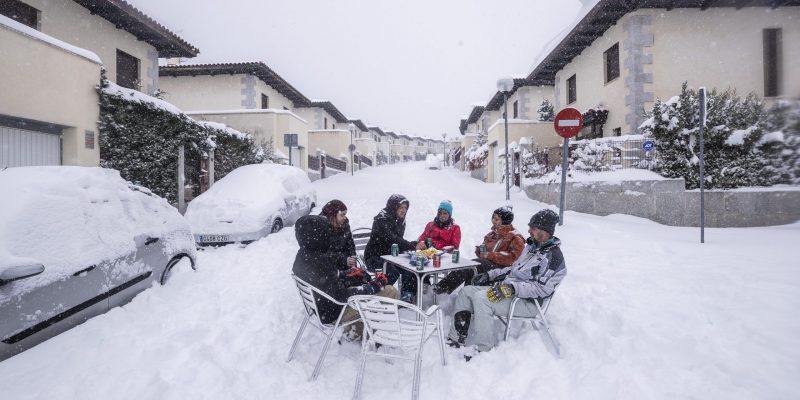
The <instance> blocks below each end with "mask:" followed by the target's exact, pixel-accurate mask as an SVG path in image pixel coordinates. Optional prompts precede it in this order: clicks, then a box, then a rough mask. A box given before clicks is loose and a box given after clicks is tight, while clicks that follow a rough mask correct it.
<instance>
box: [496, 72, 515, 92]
mask: <svg viewBox="0 0 800 400" xmlns="http://www.w3.org/2000/svg"><path fill="white" fill-rule="evenodd" d="M513 88H514V78H512V77H510V76H504V77H502V78H500V79H498V80H497V91H498V92H506V93H507V92H510V91H511V89H513Z"/></svg>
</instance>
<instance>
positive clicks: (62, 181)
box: [0, 167, 194, 301]
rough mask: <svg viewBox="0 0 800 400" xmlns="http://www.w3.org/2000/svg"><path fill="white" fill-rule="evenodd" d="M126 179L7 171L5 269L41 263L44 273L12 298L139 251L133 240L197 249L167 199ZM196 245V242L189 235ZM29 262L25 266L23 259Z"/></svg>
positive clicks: (106, 173) (0, 260) (92, 171)
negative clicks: (151, 239)
mask: <svg viewBox="0 0 800 400" xmlns="http://www.w3.org/2000/svg"><path fill="white" fill-rule="evenodd" d="M131 186H132V185H131V184H130V183H128V182H126V181H125V180H123V179H122V178H120V176H119V172H117V171H115V170H110V169H104V168H86V167H20V168H9V169H7V170H5V171H2V172H0V187H2V188H3V192H4V193H5V194H4V195H3V196H2V197H0V270H3V269H5V268H8V267H12V266H14V265H19V262H21V261H27V262H31V261H34V262H36V263H39V264H43V265H44V266H45V271H44V272H43V273H42V274H40V275H38V276H35V277H33V278H28V279H24V280H21V281H17V282H14V283H13V284H12V285H13V287H12V288H11V290H10V292H6V291H4V292H0V301H2V300H3V299H8V297H6V296H5V295H6V294H8V295H11V296H13V295H18V294H20V293H23V292H25V291H27V290H29V289H30V288H33V287H37V286H40V285H43V284H47V283H50V282H54V281H56V280H58V279H61V278H63V277H65V276H69V275H72V274H73V273H75V272H77V271H80V270H82V269H85V268H87V267H88V266H90V265H94V264H97V263H99V262H101V261H104V260H110V259H115V258H117V257H120V256H123V255H126V254H129V253H131V252H135V251H136V242H135V240H134V238H135V237H136V236H137V235H147V236H151V237H158V238H162V239H165V242H167V243H171V244H170V245H169V246H170V248H171V249H172V248H181V249H193V248H194V243H193V242H191V243H185V238H184V241H181V239H180V237H181V235H175V233H176V232H185V233H188V232H189V225H188V224H187V223H186V221H185V220H184V219H183V217H181V216H180V214H179V213H178V212H177V211H176V210H175V208H174V207H172V206H170V205H169V204H168V203H167V201H166V200H164V199H162V198H159V197H156V196H153V195H151V194H149V191H146V190H145V189H143V191H138V190H131ZM185 237H186V238H189V239H191V236H190V235H185ZM20 258H22V259H23V260H20Z"/></svg>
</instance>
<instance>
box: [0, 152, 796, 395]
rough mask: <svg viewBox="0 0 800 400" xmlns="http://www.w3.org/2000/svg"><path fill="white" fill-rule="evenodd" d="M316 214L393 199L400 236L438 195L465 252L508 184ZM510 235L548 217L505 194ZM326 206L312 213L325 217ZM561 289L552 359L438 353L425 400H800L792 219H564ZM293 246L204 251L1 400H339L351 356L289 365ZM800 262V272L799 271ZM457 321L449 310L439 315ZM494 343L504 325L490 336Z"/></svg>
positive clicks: (419, 222) (388, 369)
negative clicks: (404, 205)
mask: <svg viewBox="0 0 800 400" xmlns="http://www.w3.org/2000/svg"><path fill="white" fill-rule="evenodd" d="M314 185H315V187H316V188H317V191H318V202H317V204H319V205H322V204H324V203H325V202H326V201H328V200H330V199H332V198H339V199H341V200H343V201H344V202H345V203H346V204H347V205H348V207H349V211H348V216H349V217H350V219H351V226H352V228H353V229H355V228H357V227H361V226H370V225H371V220H372V217H373V216H374V215H375V214H376V213H377V212H378V211H379V210H380V209H381V208H382V207H383V205H384V204H385V201H386V199H387V197H388V196H389V195H390V194H392V193H402V194H404V195H406V196H407V197H408V198H409V199H410V203H411V207H410V210H409V214H408V228H407V230H406V237H407V238H414V237H416V236H417V235H419V234H420V233H421V232H422V229H423V227H424V224H425V223H426V222H427V221H428V220H430V219H432V218H433V217H434V214H435V212H436V206H437V205H438V204H439V201H441V200H443V199H450V200H452V201H453V204H454V211H453V217H454V218H455V220H456V223H458V224H459V225H461V229H462V232H463V239H462V246H461V248H462V251H463V252H464V255H467V254H468V253H469V252H470V250H469V249H471V247H472V246H473V245H474V244H477V243H479V241H480V239H481V238H482V236H483V235H484V234H485V233H486V231H487V229H488V227H489V225H490V222H489V219H490V215H491V212H492V210H493V209H495V208H497V207H499V206H501V205H503V204H504V203H505V201H504V200H503V199H504V189H505V187H504V185H501V184H484V183H481V182H478V181H477V180H474V179H471V178H469V176H468V174H466V173H461V172H458V171H455V170H453V169H451V168H446V169H444V170H441V171H439V170H426V169H424V163H423V162H417V163H409V164H400V165H396V166H383V167H377V168H368V169H365V170H363V171H360V172H358V174H356V175H355V176H353V177H351V176H350V175H349V174H339V175H336V176H334V177H332V178H330V179H325V180H322V181H316V182H314ZM512 203H513V204H514V211H515V214H516V220H515V226H516V227H517V228H518V229H520V230H524V229H525V228H526V222H527V220H528V219H529V218H530V216H531V215H532V214H533V213H534V212H536V211H538V210H539V209H541V208H543V207H546V205H544V204H542V203H538V202H535V201H532V200H529V199H528V198H527V197H525V196H524V194H523V193H521V192H514V193H512ZM318 210H319V208H317V209H316V211H318ZM556 235H557V236H558V237H560V238H561V240H562V241H563V247H562V248H563V251H564V254H565V258H566V262H567V266H568V275H567V277H566V279H565V280H564V282H563V284H562V286H561V287H560V288H559V290H558V292H557V294H556V297H555V299H554V301H553V304H552V306H551V309H550V312H549V314H548V317H549V320H550V322H551V325H552V329H553V332H554V334H555V336H556V338H557V339H558V340H559V341H560V343H561V351H562V355H563V357H562V359H556V358H554V357H553V356H552V355H551V354H550V353H549V352H548V351H547V349H546V347H545V346H544V344H543V342H542V339H541V338H540V336H539V335H538V334H537V333H536V332H535V331H533V330H532V329H531V328H530V326H524V327H523V329H515V330H514V333H512V339H511V340H510V341H509V342H503V343H501V344H500V346H499V347H498V348H496V349H495V350H493V351H491V352H488V353H484V354H480V355H479V356H477V357H476V358H474V359H473V360H472V361H471V362H469V363H466V362H464V361H463V360H462V359H458V358H457V357H456V356H457V354H456V353H454V352H453V351H450V350H449V349H448V355H449V364H448V365H447V366H446V367H443V366H441V365H440V364H439V359H438V358H439V357H438V352H437V348H436V346H435V342H434V341H431V342H429V343H428V345H427V347H426V349H425V353H424V360H423V364H422V368H423V373H422V384H421V398H422V399H444V398H448V399H486V398H504V399H523V398H546V399H637V400H639V399H663V398H696V399H700V398H702V399H791V398H795V399H796V398H798V397H800V385H798V384H797V377H798V376H800V346H799V345H798V344H799V343H798V342H799V339H798V337H800V318H797V316H796V315H795V312H796V310H798V309H800V294H799V293H800V292H799V291H798V289H799V288H800V274H798V273H797V266H798V263H797V257H796V256H795V254H794V252H793V251H792V249H793V248H795V247H796V245H797V243H799V242H800V240H799V239H800V223H795V224H791V225H785V226H776V227H766V228H746V229H743V228H728V229H715V228H708V229H706V243H705V244H702V245H701V244H700V243H699V232H698V229H696V228H681V227H668V226H663V225H659V224H657V223H654V222H651V221H648V220H645V219H641V218H636V217H631V216H626V215H611V216H607V217H598V216H593V215H587V214H579V213H574V212H569V211H568V212H566V215H565V225H564V226H560V227H558V228H557V229H556ZM296 249H297V244H296V241H295V238H294V231H293V228H291V227H290V228H285V229H284V230H283V231H281V232H279V233H278V234H274V235H270V236H269V237H267V238H264V239H261V240H259V241H257V242H255V243H253V244H251V245H249V246H247V247H245V248H241V247H239V246H236V245H231V246H226V247H223V248H218V249H211V250H207V251H204V252H202V253H200V255H199V260H198V271H196V272H194V273H192V272H191V271H189V270H188V269H186V268H184V270H182V271H178V272H177V273H176V274H175V275H174V277H173V280H171V281H170V282H169V283H168V284H167V286H166V287H158V286H156V287H153V288H152V289H151V290H147V291H145V292H143V293H142V294H140V295H139V296H138V297H137V298H136V299H134V301H133V302H131V303H130V304H128V305H126V306H125V307H122V308H117V309H114V310H112V311H111V312H109V313H107V314H105V315H102V316H100V317H97V318H95V319H93V320H91V321H89V322H87V323H85V324H83V325H82V326H79V327H77V328H75V329H72V330H71V331H69V332H66V333H64V334H62V335H59V336H57V337H56V338H54V339H51V340H49V341H47V342H45V343H43V344H41V345H39V346H37V347H35V348H33V349H31V350H28V351H26V352H24V353H22V354H20V355H17V356H15V357H13V358H11V359H9V360H7V361H5V362H2V363H0V387H2V388H3V389H2V398H3V399H6V398H8V399H43V398H46V399H108V398H114V399H186V398H199V399H203V398H205V399H348V398H350V396H351V395H352V389H353V386H354V382H355V371H356V363H357V362H356V361H357V359H358V351H359V348H358V346H357V345H355V344H349V343H347V344H344V345H337V344H334V345H333V346H331V351H330V353H329V355H328V358H327V360H326V363H325V368H324V369H323V371H322V373H321V375H320V377H319V379H318V380H317V381H316V382H308V381H307V379H308V377H309V375H310V374H311V371H312V369H313V366H314V363H315V361H316V357H317V355H318V352H319V350H320V348H321V344H322V339H323V337H322V335H321V334H319V333H318V332H314V331H313V330H312V329H311V328H309V329H308V330H307V332H306V336H305V337H304V340H303V342H302V346H303V347H302V348H301V349H300V350H299V351H298V354H296V356H295V359H294V360H293V361H292V362H291V363H288V364H287V363H285V362H284V360H285V358H286V355H287V353H288V350H289V347H290V345H291V342H292V339H293V338H294V335H295V333H296V331H297V328H298V327H299V324H300V321H301V317H302V310H301V305H300V301H299V297H298V295H297V293H296V290H295V289H294V288H293V286H292V282H291V280H290V277H289V273H290V269H291V263H292V261H293V259H294V255H295V251H296ZM793 260H794V261H793ZM441 303H442V304H443V307H444V309H445V311H446V323H449V320H450V314H449V312H450V311H451V305H452V300H451V299H448V300H445V301H443V302H441ZM497 330H498V334H499V332H500V325H499V323H498V324H497ZM411 371H412V363H411V362H400V361H396V362H394V363H393V364H388V363H386V362H384V361H382V360H378V359H370V360H368V361H367V369H366V375H365V380H364V387H363V398H364V399H408V398H409V397H410V395H411V379H412V373H411Z"/></svg>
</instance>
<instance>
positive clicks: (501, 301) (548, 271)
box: [447, 210, 567, 361]
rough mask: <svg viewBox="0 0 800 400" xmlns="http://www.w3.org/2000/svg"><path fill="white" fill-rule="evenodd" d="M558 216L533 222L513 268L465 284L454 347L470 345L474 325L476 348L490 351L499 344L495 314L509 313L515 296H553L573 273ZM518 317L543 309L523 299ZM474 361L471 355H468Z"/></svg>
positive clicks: (544, 215)
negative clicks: (558, 229) (559, 234)
mask: <svg viewBox="0 0 800 400" xmlns="http://www.w3.org/2000/svg"><path fill="white" fill-rule="evenodd" d="M557 222H558V214H556V213H555V212H553V211H552V210H542V211H539V212H538V213H536V214H534V216H533V217H531V220H530V223H528V227H529V229H528V233H530V235H531V237H530V238H528V245H527V246H525V249H524V250H523V252H522V255H520V257H519V258H518V259H517V260H516V261H514V263H513V264H512V265H511V266H510V267H506V268H503V269H493V270H490V271H488V272H484V273H482V274H478V275H476V276H475V278H473V280H472V284H473V285H474V286H465V287H464V288H463V289H461V292H459V293H458V297H457V298H456V301H455V306H454V311H455V312H454V315H453V325H452V326H451V327H450V332H449V333H448V334H447V337H448V340H447V342H448V345H450V346H452V347H460V346H463V345H464V344H465V343H466V339H467V335H468V333H469V329H470V326H472V328H473V332H474V333H475V337H474V339H475V340H474V349H475V350H477V351H478V352H481V351H488V350H491V349H492V348H494V347H495V346H496V345H497V335H496V334H495V332H494V317H495V316H498V315H499V316H506V315H508V310H509V308H510V307H511V298H512V297H514V296H517V297H520V298H523V299H530V300H534V299H536V300H539V301H541V300H542V299H545V298H547V297H549V296H551V295H552V294H553V292H554V291H555V288H556V287H557V286H558V285H559V284H560V283H561V281H562V280H563V279H564V277H565V276H566V275H567V266H566V263H565V262H564V255H563V254H562V253H561V248H560V246H561V241H560V240H559V239H558V238H556V237H555V236H553V234H554V233H555V229H556V223H557ZM514 312H515V314H516V315H519V316H527V317H533V316H535V315H536V314H537V313H538V310H537V309H536V305H534V304H533V303H530V302H520V303H517V306H516V308H515V309H514ZM466 358H467V361H469V358H471V357H469V356H467V357H466Z"/></svg>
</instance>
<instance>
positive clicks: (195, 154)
mask: <svg viewBox="0 0 800 400" xmlns="http://www.w3.org/2000/svg"><path fill="white" fill-rule="evenodd" d="M98 93H99V97H100V121H99V122H98V127H99V132H100V135H99V144H100V165H101V166H102V167H105V168H112V169H116V170H118V171H119V172H120V175H121V176H122V177H123V178H124V179H126V180H128V181H131V182H135V183H137V184H139V185H142V186H145V187H147V188H149V189H150V190H152V191H153V192H154V193H156V194H158V195H159V196H162V197H165V198H167V199H168V200H169V201H171V202H175V201H176V199H177V193H178V179H177V170H178V146H179V145H180V144H181V143H184V148H185V155H186V159H185V175H186V182H187V185H192V186H193V187H194V188H195V190H197V189H198V187H199V182H200V179H201V169H200V163H201V159H202V157H203V156H207V154H208V151H209V150H210V149H211V148H215V152H214V153H215V157H214V159H215V175H216V177H217V179H219V178H222V177H223V176H225V174H227V173H228V172H230V171H231V170H233V169H235V168H237V167H239V166H241V165H245V164H253V163H259V162H261V161H262V160H263V159H264V154H263V152H262V151H261V150H260V148H259V146H256V145H255V144H254V143H253V139H252V137H250V135H247V134H242V133H241V132H238V131H236V130H233V129H231V128H228V127H226V126H225V125H223V124H214V123H208V122H198V121H195V120H193V119H191V118H189V117H187V116H186V115H185V114H183V113H182V112H181V111H180V110H179V109H178V108H177V107H175V106H174V105H172V104H170V103H168V102H166V101H163V100H160V99H157V98H155V97H151V96H147V95H145V94H143V93H141V92H138V91H135V90H131V89H126V88H123V87H120V86H117V85H115V84H114V83H112V82H109V81H108V80H106V79H105V74H103V78H102V79H101V83H100V85H99V86H98Z"/></svg>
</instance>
